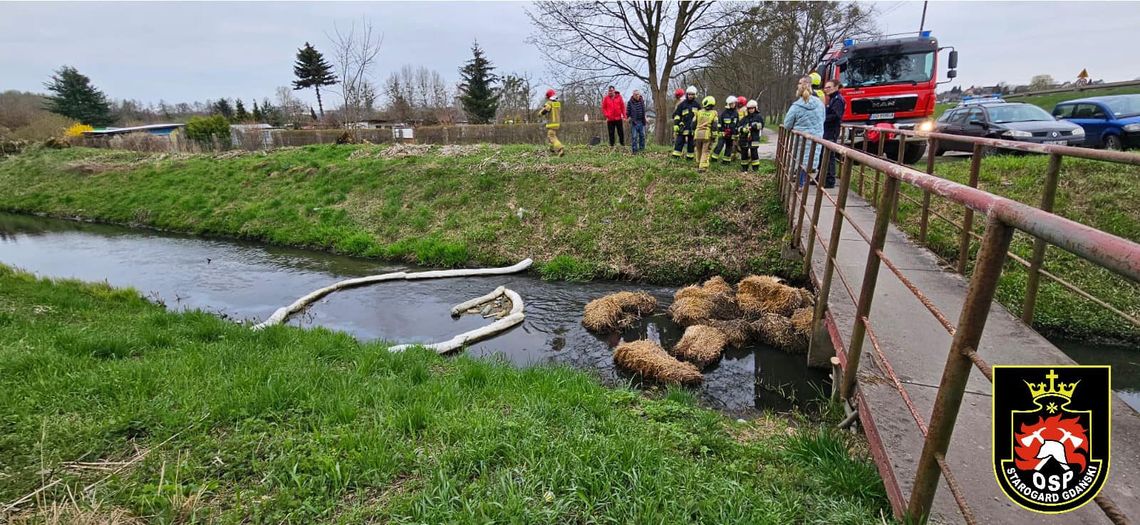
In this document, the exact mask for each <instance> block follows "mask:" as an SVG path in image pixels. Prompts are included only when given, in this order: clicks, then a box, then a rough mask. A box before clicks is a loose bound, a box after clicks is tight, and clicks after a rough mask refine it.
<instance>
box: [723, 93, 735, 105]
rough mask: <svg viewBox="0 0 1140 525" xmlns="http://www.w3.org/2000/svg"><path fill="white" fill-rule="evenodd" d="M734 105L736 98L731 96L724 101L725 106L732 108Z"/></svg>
mask: <svg viewBox="0 0 1140 525" xmlns="http://www.w3.org/2000/svg"><path fill="white" fill-rule="evenodd" d="M733 104H736V97H734V96H732V95H729V96H728V98H726V99H724V105H726V106H731V105H733Z"/></svg>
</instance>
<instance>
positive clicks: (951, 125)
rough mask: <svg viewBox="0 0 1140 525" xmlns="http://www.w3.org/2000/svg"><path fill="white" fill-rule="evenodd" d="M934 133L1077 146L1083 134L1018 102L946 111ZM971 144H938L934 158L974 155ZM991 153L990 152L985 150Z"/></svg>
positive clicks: (996, 101)
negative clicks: (947, 154)
mask: <svg viewBox="0 0 1140 525" xmlns="http://www.w3.org/2000/svg"><path fill="white" fill-rule="evenodd" d="M934 128H935V131H937V132H939V133H948V134H951V135H963V136H967V137H988V138H995V139H1005V140H1017V141H1021V142H1035V143H1038V144H1060V145H1066V146H1080V145H1082V144H1083V143H1084V141H1085V130H1084V129H1083V128H1081V127H1080V126H1078V125H1076V124H1073V123H1072V122H1066V121H1063V120H1057V119H1054V118H1053V116H1052V115H1050V114H1049V113H1048V112H1046V111H1045V110H1043V109H1041V108H1039V107H1037V106H1034V105H1033V104H1025V103H1021V102H1005V101H1003V100H1000V99H989V100H982V101H977V102H969V103H963V104H962V105H960V106H958V107H956V108H953V109H950V110H947V111H946V113H943V114H942V116H941V117H940V118H939V119H938V122H936V123H935V125H934ZM973 149H974V146H973V144H971V143H969V142H966V141H962V142H958V141H953V140H940V141H938V150H937V151H936V152H935V154H936V155H941V154H942V153H945V152H947V151H973ZM987 151H990V149H987Z"/></svg>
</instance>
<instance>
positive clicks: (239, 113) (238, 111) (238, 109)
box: [234, 98, 249, 122]
mask: <svg viewBox="0 0 1140 525" xmlns="http://www.w3.org/2000/svg"><path fill="white" fill-rule="evenodd" d="M234 119H235V120H237V121H238V122H245V121H247V120H249V112H248V111H246V110H245V104H242V102H241V99H240V98H239V99H237V101H236V102H235V104H234Z"/></svg>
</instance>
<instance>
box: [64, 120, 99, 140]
mask: <svg viewBox="0 0 1140 525" xmlns="http://www.w3.org/2000/svg"><path fill="white" fill-rule="evenodd" d="M87 131H95V128H93V127H91V126H89V125H87V124H83V123H80V122H76V123H75V124H72V125H71V126H70V127H68V128H67V129H66V130H64V132H63V136H65V137H68V138H70V137H81V136H83V133H84V132H87Z"/></svg>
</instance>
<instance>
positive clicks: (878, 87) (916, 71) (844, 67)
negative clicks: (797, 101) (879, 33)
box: [816, 31, 958, 163]
mask: <svg viewBox="0 0 1140 525" xmlns="http://www.w3.org/2000/svg"><path fill="white" fill-rule="evenodd" d="M944 49H950V53H949V57H948V60H947V66H948V69H949V70H948V71H947V73H946V77H947V78H948V79H952V78H954V77H956V76H957V75H958V72H957V71H956V68H957V67H958V52H957V51H955V50H954V49H953V48H952V47H938V41H937V40H936V39H935V38H934V37H932V36H930V31H922V32H919V33H904V34H901V35H888V36H885V37H878V38H873V39H858V40H856V39H851V38H849V39H846V40H844V41H842V42H840V43H838V44H835V45H834V46H833V47H832V48H831V49H830V50H828V51H827V52H826V53H824V54H823V56H822V57H821V59H820V62H819V64H818V65H817V66H816V71H818V72H819V74H820V76H822V77H823V78H824V80H825V81H826V80H827V79H835V80H838V81H839V85H840V86H842V87H841V89H840V93H841V94H842V95H843V98H844V100H846V101H847V111H846V113H844V115H843V122H844V123H857V124H865V125H872V126H876V127H880V128H886V129H890V128H899V129H917V130H919V131H930V130H932V129H933V128H934V121H933V120H932V118H931V117H932V116H933V115H934V99H935V94H934V90H935V88H936V87H937V85H938V84H939V82H938V53H939V52H940V51H942V50H944ZM947 82H949V80H947ZM886 135H887V133H886V132H882V133H876V132H869V133H865V134H862V135H860V140H868V141H878V140H881V139H884V138H887V137H886ZM890 138H894V137H893V136H892V137H890ZM869 146H870V144H869ZM871 149H872V150H874V148H871ZM885 151H886V154H887V155H889V156H890V158H898V147H897V145H896V143H895V142H893V141H892V142H888V143H887V144H886V148H885ZM925 152H926V142H925V141H924V140H923V139H910V140H908V141H907V142H906V151H905V152H904V156H903V160H904V161H905V162H907V163H914V162H917V161H918V159H920V158H922V155H923V153H925Z"/></svg>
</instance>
